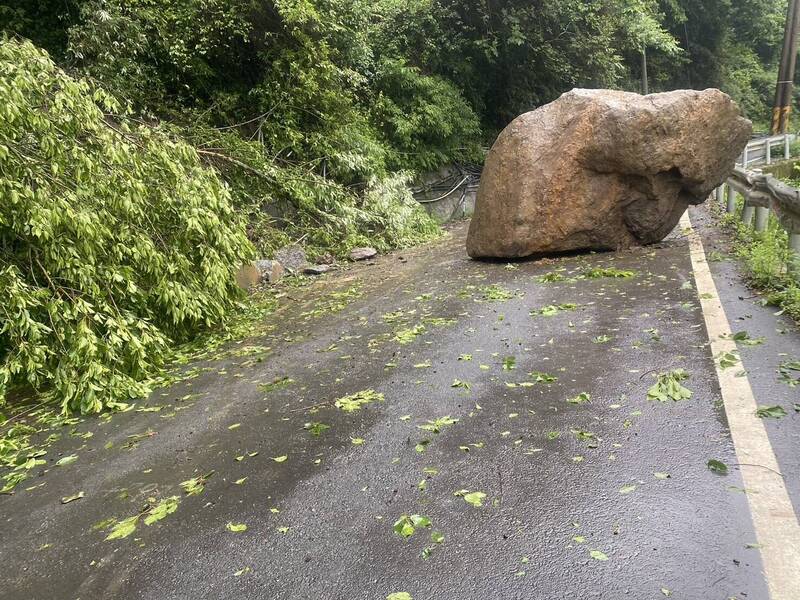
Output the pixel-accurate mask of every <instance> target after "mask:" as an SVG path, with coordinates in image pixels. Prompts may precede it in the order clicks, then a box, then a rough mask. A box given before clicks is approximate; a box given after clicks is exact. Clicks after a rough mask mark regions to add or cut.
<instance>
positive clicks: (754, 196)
mask: <svg viewBox="0 0 800 600" xmlns="http://www.w3.org/2000/svg"><path fill="white" fill-rule="evenodd" d="M726 191H727V203H726V211H727V212H728V213H733V212H735V211H736V194H737V193H738V194H741V195H742V197H743V198H744V209H743V211H742V222H743V223H744V224H745V225H748V226H749V225H754V227H755V230H756V231H759V232H760V231H764V230H766V228H767V225H768V223H769V215H770V212H772V213H773V214H774V215H775V217H776V218H777V220H778V222H779V223H780V224H781V226H782V227H783V228H784V229H785V230H786V231H787V233H788V234H789V249H790V250H791V251H792V252H793V253H794V257H795V259H796V260H797V259H800V189H797V188H794V187H792V186H790V185H788V184H786V183H784V182H782V181H780V180H779V179H776V178H775V177H773V176H772V175H769V174H767V173H762V172H761V171H759V170H753V171H748V170H747V169H745V168H743V167H741V166H737V167H736V168H735V169H734V171H733V173H732V174H731V176H730V177H729V178H728V180H727V181H726V182H725V183H724V184H723V185H721V186H720V187H718V188H717V191H716V197H717V201H718V202H720V203H722V201H723V199H724V198H725V196H726ZM754 220H755V223H753V221H754ZM796 260H795V261H790V263H791V262H796Z"/></svg>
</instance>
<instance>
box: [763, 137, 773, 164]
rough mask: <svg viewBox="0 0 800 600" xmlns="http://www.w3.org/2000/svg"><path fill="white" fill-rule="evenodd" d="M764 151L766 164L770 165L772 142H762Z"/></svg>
mask: <svg viewBox="0 0 800 600" xmlns="http://www.w3.org/2000/svg"><path fill="white" fill-rule="evenodd" d="M764 150H765V154H766V158H767V164H768V165H771V164H772V141H771V140H767V141H765V142H764Z"/></svg>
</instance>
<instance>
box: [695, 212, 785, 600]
mask: <svg viewBox="0 0 800 600" xmlns="http://www.w3.org/2000/svg"><path fill="white" fill-rule="evenodd" d="M681 227H683V229H684V231H685V232H687V233H688V239H689V249H690V254H691V258H692V269H693V270H694V279H695V284H696V287H697V293H698V295H699V296H700V304H701V307H702V310H703V316H704V317H705V321H706V329H707V331H708V339H709V340H710V342H711V352H712V354H713V356H714V357H718V356H719V355H720V353H721V352H732V351H734V350H736V342H734V341H733V339H732V335H731V334H732V332H731V327H730V324H729V323H728V319H727V317H726V316H725V311H724V309H723V308H722V303H721V302H720V299H719V296H718V295H717V288H716V286H715V285H714V280H713V279H712V277H711V271H710V270H709V268H708V262H707V261H706V254H705V250H704V249H703V242H702V241H701V240H700V236H699V235H698V234H697V232H695V230H694V229H693V228H692V223H691V221H690V220H689V213H688V212H686V213H684V215H683V217H681ZM714 366H715V367H716V370H717V378H718V379H719V385H720V388H721V390H722V399H723V402H724V404H725V413H726V414H727V416H728V424H729V426H730V430H731V438H732V439H733V445H734V447H735V449H736V456H737V458H738V461H739V464H740V467H739V468H740V469H741V474H742V480H743V481H744V487H745V488H746V490H747V492H748V493H747V494H746V495H747V501H748V504H749V506H750V514H751V516H752V519H753V527H754V528H755V532H756V537H757V538H758V543H759V545H760V551H761V558H762V562H763V566H764V577H765V578H766V581H767V586H768V587H769V593H770V598H772V600H798V599H800V525H798V522H797V515H795V512H794V509H793V508H792V503H791V501H790V500H789V493H788V492H787V491H786V486H785V485H784V481H783V477H781V476H780V475H779V474H778V473H779V472H780V468H779V467H778V461H777V459H776V458H775V453H774V452H773V451H772V446H771V445H770V442H769V438H768V437H767V431H766V429H765V428H764V424H763V423H762V422H761V419H760V418H758V417H757V416H756V408H757V405H756V400H755V398H754V397H753V390H752V389H751V388H750V381H749V380H748V379H747V377H746V376H743V377H742V376H739V377H737V376H736V373H737V372H739V371H740V369H736V368H728V369H725V370H723V369H722V368H720V366H719V361H718V360H717V359H716V358H715V360H714Z"/></svg>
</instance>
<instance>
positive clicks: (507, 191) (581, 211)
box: [467, 89, 752, 258]
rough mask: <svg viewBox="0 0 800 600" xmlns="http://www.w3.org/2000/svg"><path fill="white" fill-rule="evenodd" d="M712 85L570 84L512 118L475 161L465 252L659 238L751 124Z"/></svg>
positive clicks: (608, 245)
mask: <svg viewBox="0 0 800 600" xmlns="http://www.w3.org/2000/svg"><path fill="white" fill-rule="evenodd" d="M751 129H752V127H751V124H750V122H749V121H747V120H746V119H744V118H742V117H741V114H740V111H739V109H738V107H737V106H736V104H735V103H734V102H733V101H732V100H731V99H730V98H729V97H728V96H727V95H726V94H723V93H722V92H720V91H719V90H715V89H709V90H705V91H702V92H700V91H693V90H679V91H675V92H667V93H663V94H651V95H649V96H640V95H639V94H632V93H629V92H617V91H610V90H573V91H571V92H568V93H566V94H564V95H563V96H561V98H559V99H558V100H556V101H555V102H552V103H551V104H548V105H546V106H543V107H541V108H539V109H537V110H535V111H533V112H529V113H526V114H524V115H522V116H520V117H518V118H517V119H515V120H514V121H513V122H512V123H511V124H510V125H509V126H508V127H506V129H505V130H504V131H503V132H502V133H501V134H500V136H499V137H498V138H497V141H496V142H495V144H494V146H493V147H492V149H491V151H490V152H489V155H488V157H487V159H486V165H485V167H484V170H483V175H482V177H481V184H480V189H479V191H478V198H477V204H476V207H475V215H474V216H473V218H472V222H471V223H470V228H469V236H468V238H467V252H468V254H469V255H470V256H472V257H474V258H481V257H498V258H510V257H523V256H531V255H535V254H543V253H551V252H562V251H568V250H577V249H597V250H616V249H621V248H627V247H631V246H635V245H643V244H651V243H654V242H657V241H660V240H662V239H663V238H664V237H665V236H666V235H667V234H668V233H669V232H670V231H672V229H673V228H674V227H675V225H676V224H677V223H678V220H679V219H680V216H681V214H683V212H684V211H685V209H686V207H687V206H688V205H690V204H700V203H702V202H703V201H704V200H705V198H706V197H707V196H708V195H709V193H710V192H711V191H712V190H713V189H714V188H716V187H717V186H719V185H720V184H721V183H722V182H723V181H724V180H725V179H726V178H727V176H728V175H729V174H730V173H731V171H732V170H733V166H734V162H735V160H736V157H737V156H738V155H739V154H740V153H741V151H742V149H743V148H744V145H745V144H746V143H747V140H748V138H749V136H750V133H751Z"/></svg>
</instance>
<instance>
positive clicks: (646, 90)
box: [642, 0, 800, 96]
mask: <svg viewBox="0 0 800 600" xmlns="http://www.w3.org/2000/svg"><path fill="white" fill-rule="evenodd" d="M798 1H800V0H798ZM649 93H650V86H649V85H648V83H647V44H642V94H643V95H645V96H647V94H649Z"/></svg>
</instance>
